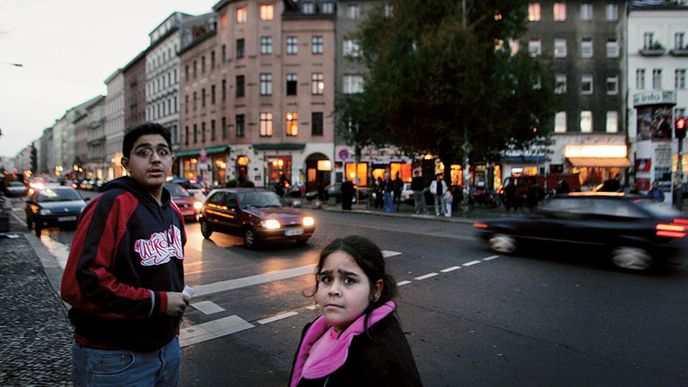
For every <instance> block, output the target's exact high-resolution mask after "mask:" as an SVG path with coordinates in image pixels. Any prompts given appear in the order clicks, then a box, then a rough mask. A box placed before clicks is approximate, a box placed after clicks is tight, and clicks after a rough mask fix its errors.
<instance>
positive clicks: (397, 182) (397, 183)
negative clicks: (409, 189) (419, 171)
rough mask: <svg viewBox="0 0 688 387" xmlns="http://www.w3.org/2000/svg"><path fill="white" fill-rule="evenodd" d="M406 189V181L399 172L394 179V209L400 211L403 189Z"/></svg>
mask: <svg viewBox="0 0 688 387" xmlns="http://www.w3.org/2000/svg"><path fill="white" fill-rule="evenodd" d="M403 189H404V181H403V180H401V176H400V175H399V172H397V176H396V177H395V178H394V180H393V181H392V196H393V198H394V211H396V212H399V202H400V201H401V190H403Z"/></svg>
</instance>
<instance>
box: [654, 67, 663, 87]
mask: <svg viewBox="0 0 688 387" xmlns="http://www.w3.org/2000/svg"><path fill="white" fill-rule="evenodd" d="M652 88H653V89H654V90H661V89H662V69H652Z"/></svg>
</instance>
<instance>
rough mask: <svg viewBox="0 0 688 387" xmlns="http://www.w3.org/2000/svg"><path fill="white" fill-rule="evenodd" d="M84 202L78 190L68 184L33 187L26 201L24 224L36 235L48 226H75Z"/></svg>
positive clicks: (84, 204)
mask: <svg viewBox="0 0 688 387" xmlns="http://www.w3.org/2000/svg"><path fill="white" fill-rule="evenodd" d="M85 206H86V202H85V201H84V199H82V198H81V196H80V195H79V193H78V192H76V190H75V189H74V188H72V187H68V186H46V187H42V188H35V189H34V192H33V193H32V194H31V195H30V196H29V198H28V199H27V201H26V207H25V210H24V212H25V213H26V225H27V226H28V227H29V230H30V229H31V228H33V229H34V230H35V232H36V236H41V231H42V230H43V229H44V228H48V227H59V228H67V227H75V226H76V222H77V219H78V218H79V215H81V211H83V209H84V207H85Z"/></svg>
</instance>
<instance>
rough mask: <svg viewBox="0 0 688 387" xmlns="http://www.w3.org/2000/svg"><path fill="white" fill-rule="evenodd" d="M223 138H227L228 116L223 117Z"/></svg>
mask: <svg viewBox="0 0 688 387" xmlns="http://www.w3.org/2000/svg"><path fill="white" fill-rule="evenodd" d="M221 122H222V138H223V139H225V138H227V117H224V116H223V117H222V121H221Z"/></svg>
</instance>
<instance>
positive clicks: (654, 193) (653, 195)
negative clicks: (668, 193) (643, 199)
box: [647, 180, 664, 203]
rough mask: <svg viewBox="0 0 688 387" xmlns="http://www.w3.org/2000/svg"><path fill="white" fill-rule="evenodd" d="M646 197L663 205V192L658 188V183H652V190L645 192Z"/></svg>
mask: <svg viewBox="0 0 688 387" xmlns="http://www.w3.org/2000/svg"><path fill="white" fill-rule="evenodd" d="M647 197H648V198H650V199H652V200H653V201H655V202H657V203H664V192H663V191H662V189H661V188H659V181H657V180H655V181H653V182H652V188H651V189H650V190H649V191H647Z"/></svg>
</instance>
